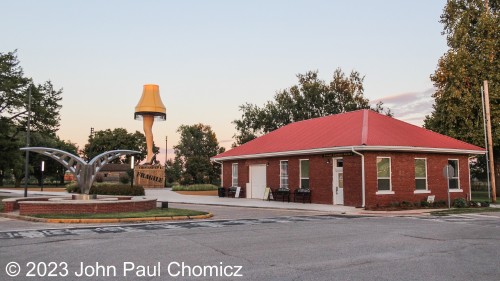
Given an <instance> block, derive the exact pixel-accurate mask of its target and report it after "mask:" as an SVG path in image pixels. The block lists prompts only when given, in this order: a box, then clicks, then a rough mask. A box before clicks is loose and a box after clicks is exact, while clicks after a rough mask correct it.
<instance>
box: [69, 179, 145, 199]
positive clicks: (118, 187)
mask: <svg viewBox="0 0 500 281" xmlns="http://www.w3.org/2000/svg"><path fill="white" fill-rule="evenodd" d="M66 191H67V192H69V193H79V192H80V187H79V186H78V183H76V182H71V183H69V184H67V185H66ZM90 194H99V195H130V196H142V195H144V188H143V187H142V186H137V185H134V186H132V187H131V186H130V185H127V184H109V183H96V184H94V185H92V187H91V188H90Z"/></svg>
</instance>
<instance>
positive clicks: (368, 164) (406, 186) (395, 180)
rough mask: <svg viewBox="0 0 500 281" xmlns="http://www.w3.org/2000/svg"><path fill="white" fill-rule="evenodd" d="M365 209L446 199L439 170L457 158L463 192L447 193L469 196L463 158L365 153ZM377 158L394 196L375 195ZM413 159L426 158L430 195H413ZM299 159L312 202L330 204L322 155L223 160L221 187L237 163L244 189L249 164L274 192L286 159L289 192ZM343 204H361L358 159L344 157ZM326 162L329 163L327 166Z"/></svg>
mask: <svg viewBox="0 0 500 281" xmlns="http://www.w3.org/2000/svg"><path fill="white" fill-rule="evenodd" d="M364 155H365V178H366V182H365V184H366V206H367V207H376V206H377V205H378V206H387V205H389V204H391V203H392V202H402V201H409V202H419V201H421V200H424V199H427V196H429V195H435V196H436V199H435V200H447V198H448V193H447V182H446V179H445V178H444V177H443V175H442V171H443V167H444V166H445V165H446V164H447V163H448V159H458V160H459V167H460V171H459V173H460V186H461V189H462V190H463V192H453V193H451V200H452V201H453V199H455V198H459V197H462V198H467V197H468V195H469V194H470V187H469V163H468V158H467V156H466V155H447V154H432V153H408V152H404V153H403V152H400V153H398V152H365V153H364ZM377 156H385V157H391V172H392V177H391V183H392V191H394V194H384V195H377V194H376V192H377V170H376V158H377ZM415 158H426V159H427V180H428V189H429V190H430V193H424V194H415V193H414V190H415V167H414V159H415ZM300 159H309V167H310V172H309V178H310V188H311V191H312V202H313V203H320V204H333V188H332V186H333V185H332V180H333V161H331V158H324V157H323V156H322V155H303V156H289V157H272V158H262V159H251V160H237V161H225V162H224V163H223V165H224V172H223V183H222V186H224V187H230V186H231V164H232V163H238V169H239V171H238V185H239V186H241V187H245V186H246V183H248V182H249V181H250V179H249V169H250V165H257V164H265V165H266V173H267V179H266V180H267V186H268V187H271V188H272V189H276V188H278V187H279V186H280V178H279V174H280V161H281V160H288V183H289V188H290V189H291V190H292V191H293V190H294V189H296V188H299V187H300ZM343 159H344V168H343V172H344V204H345V205H347V206H355V207H361V205H362V190H361V186H362V179H361V175H362V172H361V171H362V169H361V157H360V156H358V155H352V156H344V157H343ZM328 161H329V163H328Z"/></svg>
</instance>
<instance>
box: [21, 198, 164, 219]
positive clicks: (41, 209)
mask: <svg viewBox="0 0 500 281" xmlns="http://www.w3.org/2000/svg"><path fill="white" fill-rule="evenodd" d="M18 204H19V214H20V215H23V216H26V215H35V214H98V213H99V214H100V213H116V212H140V211H147V210H151V209H154V208H156V199H148V200H140V201H135V200H132V201H131V200H118V201H110V202H105V201H101V202H95V201H89V202H82V201H79V202H74V203H64V201H59V202H43V201H41V202H27V201H21V202H19V203H18Z"/></svg>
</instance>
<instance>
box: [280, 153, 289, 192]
mask: <svg viewBox="0 0 500 281" xmlns="http://www.w3.org/2000/svg"><path fill="white" fill-rule="evenodd" d="M283 162H286V181H287V183H288V182H289V179H290V177H289V175H288V160H280V188H283V187H284V186H282V185H281V183H282V181H281V180H282V179H283V178H284V176H283V174H282V173H281V172H282V171H281V163H283ZM289 186H290V184H287V186H286V188H289Z"/></svg>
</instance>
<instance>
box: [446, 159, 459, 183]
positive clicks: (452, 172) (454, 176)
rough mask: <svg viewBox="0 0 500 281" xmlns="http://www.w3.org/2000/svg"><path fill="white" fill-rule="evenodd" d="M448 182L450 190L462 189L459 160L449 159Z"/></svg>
mask: <svg viewBox="0 0 500 281" xmlns="http://www.w3.org/2000/svg"><path fill="white" fill-rule="evenodd" d="M448 165H449V166H448V167H449V168H448V169H449V171H448V173H449V174H448V175H449V178H448V182H449V184H450V185H449V186H450V189H459V188H460V181H459V177H458V160H457V159H448Z"/></svg>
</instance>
